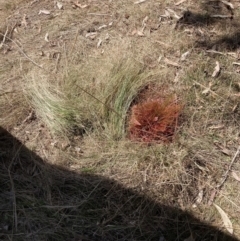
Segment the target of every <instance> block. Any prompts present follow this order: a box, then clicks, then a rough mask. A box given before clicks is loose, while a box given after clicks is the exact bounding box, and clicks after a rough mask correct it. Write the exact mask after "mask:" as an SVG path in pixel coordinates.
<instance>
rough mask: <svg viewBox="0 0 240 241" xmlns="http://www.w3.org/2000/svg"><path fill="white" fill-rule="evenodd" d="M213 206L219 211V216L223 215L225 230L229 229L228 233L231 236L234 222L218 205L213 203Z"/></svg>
mask: <svg viewBox="0 0 240 241" xmlns="http://www.w3.org/2000/svg"><path fill="white" fill-rule="evenodd" d="M213 205H214V206H215V208H216V209H217V210H218V212H219V214H220V215H221V218H222V221H223V224H224V226H225V228H226V229H227V231H228V232H229V233H230V234H233V226H232V222H231V221H230V219H229V217H228V215H227V214H226V213H225V212H224V211H223V210H222V208H220V207H219V206H218V205H217V204H215V203H213Z"/></svg>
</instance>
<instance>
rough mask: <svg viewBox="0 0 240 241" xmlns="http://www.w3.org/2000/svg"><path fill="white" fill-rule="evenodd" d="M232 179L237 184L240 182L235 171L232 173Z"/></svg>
mask: <svg viewBox="0 0 240 241" xmlns="http://www.w3.org/2000/svg"><path fill="white" fill-rule="evenodd" d="M232 177H233V178H234V179H235V180H237V181H238V182H240V177H239V176H238V174H237V173H236V172H235V171H232Z"/></svg>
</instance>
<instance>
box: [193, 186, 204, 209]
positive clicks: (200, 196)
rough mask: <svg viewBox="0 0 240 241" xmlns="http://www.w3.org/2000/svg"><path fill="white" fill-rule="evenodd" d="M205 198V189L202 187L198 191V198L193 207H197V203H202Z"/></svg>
mask: <svg viewBox="0 0 240 241" xmlns="http://www.w3.org/2000/svg"><path fill="white" fill-rule="evenodd" d="M202 199H203V189H201V190H200V191H199V193H198V196H197V199H196V201H195V203H194V204H193V208H196V207H197V204H199V203H201V202H202Z"/></svg>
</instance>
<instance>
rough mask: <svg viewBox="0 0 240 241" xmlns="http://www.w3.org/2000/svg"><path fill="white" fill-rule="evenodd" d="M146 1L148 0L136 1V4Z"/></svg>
mask: <svg viewBox="0 0 240 241" xmlns="http://www.w3.org/2000/svg"><path fill="white" fill-rule="evenodd" d="M146 1H147V0H139V1H136V2H134V4H139V3H144V2H146Z"/></svg>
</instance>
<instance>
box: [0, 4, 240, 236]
mask: <svg viewBox="0 0 240 241" xmlns="http://www.w3.org/2000/svg"><path fill="white" fill-rule="evenodd" d="M87 4H89V6H88V7H87V8H83V9H80V8H77V9H73V8H72V6H71V4H69V3H67V2H64V10H59V9H57V8H53V5H52V3H51V4H50V3H49V2H48V1H41V2H35V3H34V4H33V5H32V6H31V7H30V5H29V3H28V5H26V3H25V2H22V5H20V6H18V5H16V11H15V7H11V9H10V10H9V11H12V12H11V13H12V15H11V17H10V18H9V19H8V21H7V22H5V23H6V24H7V25H8V24H12V23H14V22H17V23H20V22H21V21H22V19H23V15H24V14H27V16H28V19H27V23H28V24H27V25H24V24H23V25H21V26H18V25H17V27H16V29H17V31H14V32H13V35H12V36H11V38H12V39H13V40H14V41H15V42H16V43H17V46H16V44H14V43H13V42H11V41H7V42H5V43H4V48H3V49H1V53H2V56H3V57H2V58H1V60H0V78H1V82H0V91H1V92H0V101H1V102H0V104H1V106H0V111H1V112H0V113H1V116H0V121H1V126H2V127H4V128H5V129H8V130H10V131H11V133H13V134H14V135H16V136H18V139H20V140H21V141H22V142H23V143H24V144H25V145H26V146H27V147H29V148H30V149H34V151H35V152H36V153H38V154H39V155H40V156H41V157H42V159H44V160H46V161H48V163H53V162H54V163H55V164H58V163H61V165H64V166H65V167H67V168H69V169H70V170H75V171H76V172H78V173H79V172H80V173H85V174H86V173H88V174H89V173H90V174H91V175H99V176H98V177H97V178H96V179H94V178H92V177H91V178H88V176H85V174H84V175H83V176H82V179H81V177H80V180H79V179H75V177H74V178H72V179H71V178H69V179H68V178H67V177H66V175H70V173H69V171H66V172H65V171H59V170H57V169H55V167H51V168H50V169H49V170H50V171H49V170H48V169H47V167H46V166H48V165H47V164H41V165H40V164H38V162H37V163H35V162H34V161H33V160H32V159H28V158H23V159H22V160H24V162H27V166H29V170H28V169H27V170H25V171H26V172H30V174H29V173H28V174H26V173H25V174H26V175H25V174H23V172H25V171H24V168H20V169H19V171H17V168H16V167H17V166H19V165H20V166H21V165H22V167H23V166H24V164H21V162H19V160H18V159H16V158H15V159H14V163H15V164H14V165H16V167H15V166H14V165H13V166H11V165H10V166H11V168H13V169H11V168H10V167H9V165H8V168H10V169H11V170H12V171H13V173H15V174H14V175H16V176H15V179H14V178H13V183H14V185H15V192H13V193H14V195H15V198H16V200H17V209H16V207H15V209H14V205H13V206H12V205H10V203H9V205H8V206H7V207H6V204H4V203H6V202H7V200H9V199H10V196H9V195H10V194H9V193H8V192H9V190H10V188H13V186H12V182H11V176H9V175H7V174H6V173H7V172H6V167H4V166H3V168H2V170H5V172H1V177H0V178H1V180H3V182H4V183H6V185H8V188H6V189H4V193H3V198H4V200H5V201H4V202H3V203H1V204H0V205H1V207H2V208H1V209H2V210H5V211H4V221H3V222H2V224H1V225H2V226H1V228H2V230H4V227H5V226H6V225H7V231H6V230H5V231H6V233H7V236H4V238H5V237H7V238H8V239H9V240H28V239H29V240H33V237H34V239H35V240H48V239H49V240H61V239H62V240H66V238H67V237H71V240H74V235H77V236H76V239H82V240H159V237H160V235H157V234H156V233H159V231H158V230H156V228H155V227H158V228H159V229H160V230H164V228H162V225H163V226H164V221H166V219H168V218H169V219H172V218H173V219H174V215H175V214H176V212H175V211H176V210H175V211H174V210H173V209H172V210H169V213H171V212H172V214H171V215H170V214H169V213H168V214H166V213H164V211H160V213H157V214H156V213H155V211H156V210H155V209H154V207H152V208H151V206H152V205H153V206H155V205H156V206H158V205H160V204H161V205H162V204H164V205H166V206H168V207H169V206H171V207H174V208H178V210H179V209H181V210H185V211H188V212H190V213H191V214H193V215H194V216H195V217H197V218H198V219H199V220H201V221H202V222H207V224H211V225H213V226H216V227H218V228H222V227H223V224H222V220H221V217H220V215H219V213H217V211H216V209H215V208H214V207H213V206H209V205H208V203H209V201H210V200H211V199H212V197H213V193H214V190H215V189H216V187H217V185H218V184H219V183H221V181H222V176H223V175H224V173H225V172H226V170H227V168H228V167H229V164H230V162H231V160H232V158H233V156H234V154H235V153H236V150H237V147H238V145H239V144H240V143H239V135H240V132H239V118H240V112H239V80H238V79H239V76H238V75H239V69H238V65H236V64H235V65H234V64H233V62H238V58H239V57H238V48H239V46H238V42H237V41H236V33H237V29H238V21H239V13H238V8H237V7H236V9H235V10H234V13H235V14H234V18H233V20H229V19H221V18H220V19H219V18H215V17H214V18H213V17H211V15H212V14H215V12H214V11H213V10H214V9H215V8H216V7H217V8H218V10H219V11H220V12H219V14H222V15H223V14H228V10H227V9H226V7H225V6H224V5H222V3H221V8H219V6H218V5H213V4H214V3H213V2H209V1H206V2H203V3H202V4H200V3H199V4H196V2H194V1H186V2H184V3H182V4H181V5H180V6H175V5H174V3H173V1H160V0H159V1H146V2H145V3H142V4H133V2H132V1H125V0H122V1H117V2H113V1H112V2H108V1H102V2H101V3H100V2H97V1H91V2H88V3H87ZM233 4H234V5H236V6H237V3H235V2H234V3H233ZM166 7H168V8H171V9H173V10H174V11H175V12H176V14H177V15H179V16H180V15H181V14H183V13H184V11H185V10H184V9H187V8H188V10H189V11H190V12H191V14H190V15H187V19H186V18H185V19H184V18H183V19H181V21H179V22H178V24H177V25H176V23H177V19H176V18H175V17H174V14H172V13H171V11H170V12H169V13H170V15H171V16H170V17H161V21H160V20H159V17H160V16H159V15H164V12H165V8H166ZM181 7H182V8H183V10H182V9H181ZM43 8H46V9H49V10H51V14H50V15H44V14H40V15H38V12H39V9H43ZM17 10H19V11H17ZM7 14H9V15H10V12H8V13H7ZM146 16H148V19H147V20H146V18H145V17H146ZM5 17H6V16H5ZM5 17H4V18H5ZM185 17H186V16H185ZM144 19H145V20H144ZM13 25H14V24H13ZM9 26H10V25H9ZM11 26H12V25H11ZM143 28H144V29H143ZM141 31H142V32H141ZM46 33H48V35H49V42H47V41H46V40H45V36H46ZM142 33H143V34H144V36H140V35H142ZM89 34H90V36H92V39H91V38H90V37H89ZM91 34H92V35H91ZM19 48H20V49H21V50H22V51H24V53H26V54H27V56H28V57H29V58H28V59H26V56H24V55H23V54H22V52H21V51H19ZM187 51H189V53H188V55H187V57H186V58H185V59H184V56H183V54H184V53H186V52H187ZM31 60H32V61H31ZM216 61H218V62H219V63H220V67H221V72H220V74H219V75H218V76H217V77H212V73H213V71H214V68H215V65H216ZM33 62H36V63H37V64H38V65H40V66H42V67H43V68H39V67H37V66H36V65H34V63H33ZM149 83H154V84H156V86H163V88H166V89H168V91H169V93H174V94H176V95H177V96H178V97H180V99H181V101H182V103H184V109H183V111H182V115H181V116H180V123H181V125H180V126H179V128H178V129H177V133H176V138H174V142H173V143H171V144H169V145H159V144H153V145H151V146H147V145H142V144H140V143H134V142H133V141H130V140H128V139H127V138H126V137H127V133H126V130H127V125H126V122H127V119H128V115H129V111H130V107H131V106H132V105H133V104H134V103H135V102H136V101H139V98H141V93H142V90H143V89H144V88H145V87H146V86H148V85H149ZM151 91H152V96H153V97H155V96H157V95H158V93H157V92H158V88H155V89H154V88H153V89H151ZM150 95H151V94H150ZM134 101H135V102H134ZM32 111H34V113H35V114H36V118H33V119H26V118H28V116H29V113H31V112H32ZM24 120H27V121H24ZM42 126H44V127H42ZM45 126H47V128H46V127H45ZM49 132H51V133H52V134H49ZM26 137H27V138H26ZM64 141H67V145H65V143H64ZM5 151H6V150H5ZM25 151H26V150H25ZM13 152H15V153H16V155H17V154H18V152H17V150H13ZM1 153H3V152H1ZM31 154H33V153H31ZM3 157H4V158H5V159H6V158H9V155H6V156H4V155H3ZM238 158H239V157H238ZM19 159H21V158H19ZM52 159H54V160H52ZM9 160H10V159H9ZM45 167H46V169H45ZM4 168H5V169H4ZM239 168H240V167H239V162H238V161H237V160H236V162H235V163H234V166H233V168H232V169H233V170H234V171H235V172H236V173H239V170H240V169H239ZM33 170H37V171H36V173H37V174H33V175H32V176H31V172H35V171H33ZM45 172H46V173H45ZM51 172H52V176H51V177H50V179H51V180H50V181H49V180H48V175H50V174H49V173H51ZM21 173H22V174H23V175H22V174H21ZM229 174H230V176H229V178H228V179H227V180H226V182H225V183H224V185H223V187H222V189H221V190H219V192H218V193H216V195H215V197H214V202H215V203H216V204H218V205H219V206H220V207H221V208H222V209H223V210H224V211H225V212H226V213H227V215H228V216H229V218H230V220H231V222H232V223H233V228H234V234H235V236H236V237H237V238H238V239H239V237H240V228H239V227H240V223H239V220H238V216H239V212H240V210H239V205H240V204H239V197H238V196H239V195H238V193H239V191H238V189H239V185H238V182H237V180H235V179H234V178H232V177H231V173H229ZM63 176H65V177H66V181H64V178H63ZM103 177H104V178H103ZM102 178H103V179H104V180H105V179H106V180H108V179H111V180H115V181H116V182H118V183H120V186H121V188H120V186H118V184H116V185H115V184H114V185H113V186H111V185H110V187H109V182H108V181H107V182H104V181H103V182H104V183H105V184H104V185H103V187H101V188H99V187H100V186H101V185H100V184H101V182H102V180H101V179H102ZM27 180H30V181H29V182H27ZM43 180H46V183H45V182H43ZM34 181H36V182H37V183H38V186H39V187H40V189H37V191H36V187H34ZM78 182H79V185H77V183H78ZM26 183H29V186H28V185H26ZM86 183H87V184H86ZM44 185H46V188H43V186H44ZM89 187H91V188H89ZM118 188H119V189H121V190H122V191H121V192H120V191H119V192H118V190H117V189H118ZM129 188H131V190H134V194H133V193H132V192H130V194H129V193H128V191H126V190H124V189H127V190H129ZM32 190H35V191H36V194H34V195H32V194H31V192H32ZM67 190H68V191H67ZM79 190H82V191H79ZM109 190H114V192H113V193H111V192H109ZM126 192H127V193H128V194H126V195H125V193H126ZM201 192H203V199H202V200H201V202H200V203H197V208H193V204H194V203H195V204H196V200H197V197H198V195H199V193H201ZM106 193H107V194H106ZM109 193H110V194H109ZM137 193H142V194H143V195H144V196H147V197H148V198H150V199H151V200H153V202H148V201H147V202H145V201H146V200H145V199H140V201H138V195H137ZM108 194H109V195H110V196H111V195H112V196H111V197H109V196H108ZM105 195H107V198H106V200H104V197H105ZM97 196H100V197H101V198H99V199H97ZM131 196H133V199H134V201H133V202H132V201H131V200H132V199H131ZM39 197H41V198H40V199H39ZM108 197H109V198H108ZM135 198H136V199H135ZM95 199H96V200H97V201H96V200H95ZM119 199H123V202H115V200H119ZM89 200H90V201H89ZM108 201H109V202H110V203H111V205H110V206H108V205H109V204H108ZM128 204H129V206H128ZM4 205H5V206H4ZM94 206H96V207H97V208H96V209H95V208H94ZM125 206H126V209H122V207H125ZM35 207H37V208H36V209H35ZM136 207H138V208H136ZM158 207H159V206H158ZM7 210H11V212H10V211H7ZM16 210H17V211H16ZM116 210H120V211H119V212H118V211H117V213H116V212H115V211H116ZM121 210H122V212H123V213H121ZM147 210H150V211H149V214H147V213H148V212H147ZM161 210H163V209H161ZM158 211H159V209H158ZM127 213H132V216H131V215H130V216H129V215H127ZM165 214H166V215H165ZM144 215H147V219H145V218H144ZM77 217H81V218H77ZM99 217H100V218H99ZM159 217H163V219H161V222H160V223H158V222H156V223H157V224H156V223H155V221H154V222H153V223H151V221H149V220H157V219H159ZM164 217H165V218H166V219H164ZM148 218H149V219H148ZM99 220H100V221H99ZM162 221H163V222H162ZM11 222H13V225H12V224H11V225H9V223H11ZM14 222H15V223H14ZM184 222H185V226H184V225H183V226H182V228H179V229H178V228H176V226H174V227H173V226H172V227H173V229H175V231H176V232H178V231H179V232H180V231H181V232H183V233H178V234H177V235H178V236H175V237H173V236H169V239H168V240H176V239H177V238H178V239H179V240H184V239H185V238H187V237H186V235H185V234H186V233H185V234H184V228H185V230H189V228H186V226H187V224H188V222H186V220H185V221H184ZM147 223H148V224H147ZM176 223H178V224H180V223H181V219H177V220H176ZM189 223H190V224H192V222H189ZM49 224H50V225H49ZM96 224H97V225H96ZM145 224H147V225H146V226H145ZM14 225H15V226H18V230H19V231H17V229H16V228H15V229H14V228H13V227H14ZM38 225H39V226H38ZM170 226H171V225H166V227H165V226H164V227H165V228H168V229H171V227H170ZM200 226H201V225H200ZM52 227H56V228H55V229H54V230H52ZM77 229H78V230H79V229H81V230H82V231H81V233H80V234H79V233H78V232H77ZM223 229H224V228H223ZM41 230H43V231H41ZM200 230H201V229H200ZM5 231H4V232H5ZM173 231H174V230H173ZM176 232H173V233H174V234H176ZM188 234H189V233H188ZM193 234H196V235H200V234H202V235H205V234H204V232H203V231H202V232H201V231H200V234H199V232H198V231H196V230H195V229H194V232H193ZM4 235H5V234H4ZM164 236H165V237H167V236H166V234H165V233H164ZM200 236H201V235H200ZM200 236H198V238H196V240H203V239H201V238H200ZM176 237H177V238H176ZM209 237H210V236H208V237H206V240H210V238H209ZM211 237H212V236H211ZM215 239H218V236H217V234H216V235H215ZM69 240H70V239H69Z"/></svg>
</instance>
